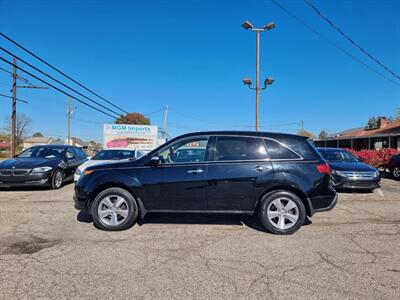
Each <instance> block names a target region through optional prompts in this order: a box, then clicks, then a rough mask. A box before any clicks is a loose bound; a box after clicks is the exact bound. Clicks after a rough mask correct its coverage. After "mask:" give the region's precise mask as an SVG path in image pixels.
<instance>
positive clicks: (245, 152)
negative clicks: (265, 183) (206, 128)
mask: <svg viewBox="0 0 400 300" xmlns="http://www.w3.org/2000/svg"><path fill="white" fill-rule="evenodd" d="M265 158H267V152H266V150H265V146H264V143H263V142H262V140H261V139H258V138H246V137H218V138H217V146H216V158H215V159H216V160H219V161H221V160H251V159H265Z"/></svg>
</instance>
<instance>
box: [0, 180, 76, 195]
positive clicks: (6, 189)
mask: <svg viewBox="0 0 400 300" xmlns="http://www.w3.org/2000/svg"><path fill="white" fill-rule="evenodd" d="M71 183H73V181H66V182H64V183H63V185H62V187H65V186H67V185H69V184H71ZM46 190H48V191H51V190H52V189H51V187H50V186H15V187H0V192H34V191H46Z"/></svg>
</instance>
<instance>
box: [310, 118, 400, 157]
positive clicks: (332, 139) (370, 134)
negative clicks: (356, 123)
mask: <svg viewBox="0 0 400 300" xmlns="http://www.w3.org/2000/svg"><path fill="white" fill-rule="evenodd" d="M314 144H315V145H316V146H317V147H338V148H339V147H340V148H351V149H355V150H361V149H380V148H397V149H399V150H400V120H396V121H393V122H389V121H388V120H387V119H386V118H385V117H380V118H378V128H375V129H370V130H365V129H364V128H353V129H348V130H345V131H342V132H339V133H336V134H333V135H330V136H328V138H326V139H315V140H314Z"/></svg>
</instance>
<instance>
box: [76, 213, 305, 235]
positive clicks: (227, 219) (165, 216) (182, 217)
mask: <svg viewBox="0 0 400 300" xmlns="http://www.w3.org/2000/svg"><path fill="white" fill-rule="evenodd" d="M76 219H77V221H79V222H82V223H93V219H92V216H91V215H90V214H89V213H87V212H84V211H80V212H79V213H78V215H77V216H76ZM311 223H312V222H311V220H310V219H309V218H308V217H307V218H306V220H305V222H304V224H303V225H309V224H311ZM136 224H137V225H139V226H143V225H146V224H187V225H232V226H238V227H239V226H240V227H242V226H247V227H249V228H251V229H254V230H257V231H261V232H267V233H268V231H267V230H266V229H265V228H264V227H263V226H262V225H261V224H260V221H259V220H258V218H257V217H255V216H250V215H246V214H243V215H242V214H201V213H148V214H147V215H146V216H145V217H144V218H143V219H142V218H140V217H139V218H138V220H137V222H136ZM93 225H94V226H95V227H96V228H97V226H96V225H95V224H93Z"/></svg>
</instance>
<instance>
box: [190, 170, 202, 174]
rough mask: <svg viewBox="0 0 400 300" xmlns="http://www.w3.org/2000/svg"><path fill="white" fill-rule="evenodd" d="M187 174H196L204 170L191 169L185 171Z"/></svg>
mask: <svg viewBox="0 0 400 300" xmlns="http://www.w3.org/2000/svg"><path fill="white" fill-rule="evenodd" d="M187 172H188V173H189V174H198V173H203V172H204V171H203V170H202V169H192V170H189V171H187Z"/></svg>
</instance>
